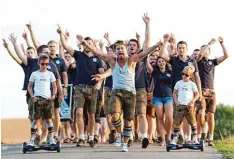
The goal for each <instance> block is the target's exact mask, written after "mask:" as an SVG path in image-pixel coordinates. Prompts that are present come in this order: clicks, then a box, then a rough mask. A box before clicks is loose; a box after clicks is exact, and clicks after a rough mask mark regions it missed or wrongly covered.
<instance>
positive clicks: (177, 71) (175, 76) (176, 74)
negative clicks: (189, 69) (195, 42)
mask: <svg viewBox="0 0 234 159" xmlns="http://www.w3.org/2000/svg"><path fill="white" fill-rule="evenodd" d="M169 63H170V64H171V66H172V88H173V89H174V87H175V84H176V82H178V81H180V80H182V76H181V73H182V71H183V69H184V67H186V66H190V65H193V66H194V68H195V72H198V67H197V61H196V60H195V59H193V58H190V57H189V56H188V60H187V61H185V62H184V61H182V60H180V59H179V57H178V56H171V57H170V61H169ZM192 80H193V79H192ZM193 81H194V80H193Z"/></svg>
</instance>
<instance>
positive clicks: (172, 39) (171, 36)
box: [169, 33, 176, 44]
mask: <svg viewBox="0 0 234 159" xmlns="http://www.w3.org/2000/svg"><path fill="white" fill-rule="evenodd" d="M169 43H171V44H174V43H176V38H175V34H172V33H171V35H170V39H169Z"/></svg>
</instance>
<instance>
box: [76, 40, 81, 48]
mask: <svg viewBox="0 0 234 159" xmlns="http://www.w3.org/2000/svg"><path fill="white" fill-rule="evenodd" d="M77 47H78V48H79V49H80V48H81V43H80V42H79V41H77Z"/></svg>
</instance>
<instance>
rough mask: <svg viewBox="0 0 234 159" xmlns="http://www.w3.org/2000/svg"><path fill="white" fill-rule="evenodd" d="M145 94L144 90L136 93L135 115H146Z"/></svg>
mask: <svg viewBox="0 0 234 159" xmlns="http://www.w3.org/2000/svg"><path fill="white" fill-rule="evenodd" d="M146 106H147V92H146V89H145V88H141V89H138V90H137V91H136V114H137V115H140V114H146Z"/></svg>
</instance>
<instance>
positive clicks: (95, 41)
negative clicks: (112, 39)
mask: <svg viewBox="0 0 234 159" xmlns="http://www.w3.org/2000/svg"><path fill="white" fill-rule="evenodd" d="M97 43H98V40H96V39H93V45H94V46H95V47H97Z"/></svg>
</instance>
